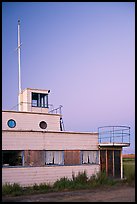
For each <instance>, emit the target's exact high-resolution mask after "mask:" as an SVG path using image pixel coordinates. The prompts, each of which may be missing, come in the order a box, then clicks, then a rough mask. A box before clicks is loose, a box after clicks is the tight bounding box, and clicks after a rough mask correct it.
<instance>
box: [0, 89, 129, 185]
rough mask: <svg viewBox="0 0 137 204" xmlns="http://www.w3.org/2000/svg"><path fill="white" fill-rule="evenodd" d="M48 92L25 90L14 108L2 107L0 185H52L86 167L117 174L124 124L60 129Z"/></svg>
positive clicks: (120, 172)
mask: <svg viewBox="0 0 137 204" xmlns="http://www.w3.org/2000/svg"><path fill="white" fill-rule="evenodd" d="M49 93H50V91H49V90H40V89H30V88H27V89H25V90H23V91H22V92H21V93H20V94H19V98H18V99H19V110H18V111H2V164H3V167H2V183H3V184H4V183H11V184H13V183H19V184H20V185H22V186H31V185H34V184H40V183H50V184H52V183H54V182H55V181H56V180H57V179H60V178H62V177H64V176H65V177H68V178H72V174H75V175H77V174H78V173H79V172H84V171H86V173H87V175H88V176H89V177H90V176H92V175H93V174H96V173H97V172H100V171H104V170H105V172H106V173H107V175H108V176H112V177H118V178H123V170H122V147H126V146H129V145H130V143H129V139H130V138H129V137H130V128H129V127H127V126H117V127H115V126H113V127H111V126H109V127H102V128H99V129H98V130H99V131H98V132H68V131H65V130H64V126H63V119H62V114H61V111H60V110H61V107H59V109H52V110H50V107H49V102H48V95H49ZM107 128H109V129H107ZM106 138H107V139H106ZM117 138H118V140H117ZM125 138H127V140H126V142H125V140H124V139H125ZM121 139H122V140H121Z"/></svg>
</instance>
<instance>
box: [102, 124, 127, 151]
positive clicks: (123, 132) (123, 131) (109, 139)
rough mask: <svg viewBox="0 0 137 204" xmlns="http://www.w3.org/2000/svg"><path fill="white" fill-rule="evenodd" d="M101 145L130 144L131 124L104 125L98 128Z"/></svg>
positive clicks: (123, 145) (125, 145)
mask: <svg viewBox="0 0 137 204" xmlns="http://www.w3.org/2000/svg"><path fill="white" fill-rule="evenodd" d="M98 142H99V146H100V147H103V146H110V147H111V146H117V147H118V146H119V147H128V146H130V127H129V126H103V127H99V128H98Z"/></svg>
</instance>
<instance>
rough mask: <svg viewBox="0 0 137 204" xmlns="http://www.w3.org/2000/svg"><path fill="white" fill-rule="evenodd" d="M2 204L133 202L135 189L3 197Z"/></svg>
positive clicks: (127, 187)
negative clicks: (11, 203) (4, 203)
mask: <svg viewBox="0 0 137 204" xmlns="http://www.w3.org/2000/svg"><path fill="white" fill-rule="evenodd" d="M2 202H135V187H133V186H112V187H104V188H103V187H101V188H96V189H90V190H76V191H65V192H51V193H45V194H37V195H24V196H17V197H8V196H5V197H3V199H2Z"/></svg>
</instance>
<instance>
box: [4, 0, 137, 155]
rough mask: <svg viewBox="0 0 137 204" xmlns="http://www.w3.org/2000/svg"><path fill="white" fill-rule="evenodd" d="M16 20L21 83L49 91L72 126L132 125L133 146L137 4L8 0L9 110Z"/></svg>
mask: <svg viewBox="0 0 137 204" xmlns="http://www.w3.org/2000/svg"><path fill="white" fill-rule="evenodd" d="M18 19H20V22H21V24H20V32H21V43H22V45H21V86H22V90H23V89H25V88H37V89H46V90H50V94H49V103H50V104H53V105H54V107H55V108H57V107H59V106H60V105H62V106H63V108H62V114H63V121H64V126H65V130H66V131H77V132H97V131H98V127H100V126H109V125H126V126H130V128H131V135H130V142H131V145H130V147H126V148H124V152H125V153H135V3H134V2H2V109H3V110H11V109H12V108H13V107H14V106H16V105H17V103H18V91H19V90H18V54H17V50H16V48H17V24H18Z"/></svg>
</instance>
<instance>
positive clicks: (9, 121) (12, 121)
mask: <svg viewBox="0 0 137 204" xmlns="http://www.w3.org/2000/svg"><path fill="white" fill-rule="evenodd" d="M8 126H9V127H10V128H14V127H15V126H16V122H15V120H13V119H10V120H8Z"/></svg>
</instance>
